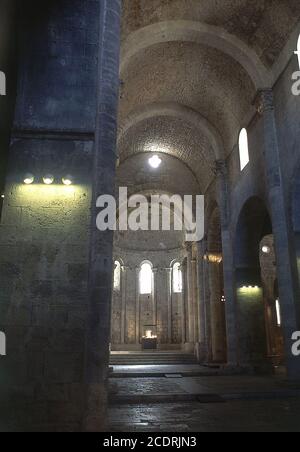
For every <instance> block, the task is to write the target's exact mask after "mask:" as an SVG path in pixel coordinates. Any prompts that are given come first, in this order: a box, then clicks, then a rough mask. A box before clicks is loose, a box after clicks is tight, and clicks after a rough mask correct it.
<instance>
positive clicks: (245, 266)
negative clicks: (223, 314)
mask: <svg viewBox="0 0 300 452" xmlns="http://www.w3.org/2000/svg"><path fill="white" fill-rule="evenodd" d="M271 235H272V225H271V219H270V216H269V213H268V211H267V208H266V206H265V204H264V202H263V201H262V200H261V199H260V198H258V197H253V198H250V199H249V200H248V201H247V202H246V203H245V205H244V207H243V208H242V211H241V213H240V216H239V219H238V223H237V228H236V238H235V249H234V259H235V272H236V285H237V287H236V289H237V319H238V322H237V325H238V360H239V364H240V365H241V366H244V367H247V368H250V369H251V370H253V371H258V372H259V371H269V370H271V368H272V366H271V361H270V359H268V355H269V353H268V351H269V350H268V336H267V330H268V328H267V316H266V301H265V294H264V287H263V278H262V269H261V244H262V240H263V239H264V237H266V236H271Z"/></svg>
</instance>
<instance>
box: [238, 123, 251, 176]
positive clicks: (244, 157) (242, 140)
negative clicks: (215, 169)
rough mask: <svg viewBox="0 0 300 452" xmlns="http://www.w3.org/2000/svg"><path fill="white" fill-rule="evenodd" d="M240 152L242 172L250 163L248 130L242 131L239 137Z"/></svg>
mask: <svg viewBox="0 0 300 452" xmlns="http://www.w3.org/2000/svg"><path fill="white" fill-rule="evenodd" d="M239 150H240V164H241V171H243V169H244V168H246V166H247V165H248V163H249V162H250V158H249V147H248V133H247V130H246V129H242V130H241V132H240V136H239Z"/></svg>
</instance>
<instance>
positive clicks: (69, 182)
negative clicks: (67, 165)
mask: <svg viewBox="0 0 300 452" xmlns="http://www.w3.org/2000/svg"><path fill="white" fill-rule="evenodd" d="M62 183H63V184H64V185H67V186H70V185H72V184H73V178H72V176H65V177H63V178H62Z"/></svg>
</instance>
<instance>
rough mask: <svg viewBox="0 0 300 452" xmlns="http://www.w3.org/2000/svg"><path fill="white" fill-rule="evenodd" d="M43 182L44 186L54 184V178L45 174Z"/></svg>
mask: <svg viewBox="0 0 300 452" xmlns="http://www.w3.org/2000/svg"><path fill="white" fill-rule="evenodd" d="M43 181H44V184H45V185H51V184H53V182H54V177H53V176H52V175H51V174H47V175H46V176H44V177H43Z"/></svg>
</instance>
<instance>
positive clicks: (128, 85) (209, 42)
mask: <svg viewBox="0 0 300 452" xmlns="http://www.w3.org/2000/svg"><path fill="white" fill-rule="evenodd" d="M299 18H300V2H299V0H284V1H282V0H226V1H224V0H222V1H220V0H209V1H207V0H123V29H122V49H121V68H120V78H121V100H120V111H119V139H118V149H119V156H120V168H121V167H122V165H123V164H124V163H125V161H127V160H128V159H129V158H130V159H131V160H132V158H133V157H134V156H135V155H140V154H143V153H144V154H145V155H148V153H149V152H156V153H162V154H168V155H170V156H172V157H175V158H177V159H179V160H180V161H181V162H182V163H183V164H184V165H185V166H186V167H188V168H189V169H190V171H191V174H193V175H194V176H195V178H196V180H197V182H198V184H199V191H201V192H203V193H204V192H205V191H206V189H207V188H208V186H209V184H210V183H211V181H212V180H213V178H214V162H215V160H217V159H219V158H224V157H226V156H227V155H228V154H229V153H230V152H231V150H232V148H233V146H234V145H235V143H236V141H237V137H238V133H239V130H240V128H241V126H243V125H244V124H243V120H244V119H245V118H246V116H247V114H248V113H249V110H250V109H251V103H252V100H253V98H254V95H255V92H256V90H257V89H259V88H265V87H268V86H272V83H273V73H272V66H273V64H274V62H275V61H276V59H277V57H278V56H279V54H280V52H281V51H282V49H283V48H284V46H285V43H286V42H287V40H288V38H289V36H290V34H291V32H292V31H293V29H294V28H295V27H296V25H297V23H298V21H299ZM174 177H176V178H178V175H177V174H174ZM157 188H158V189H159V188H161V189H163V188H164V187H157Z"/></svg>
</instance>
